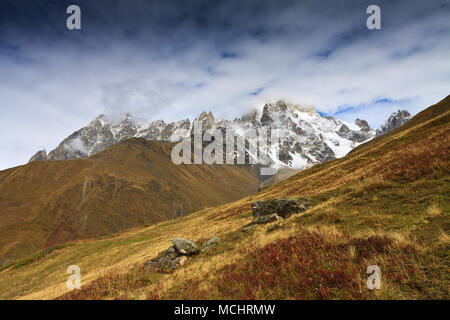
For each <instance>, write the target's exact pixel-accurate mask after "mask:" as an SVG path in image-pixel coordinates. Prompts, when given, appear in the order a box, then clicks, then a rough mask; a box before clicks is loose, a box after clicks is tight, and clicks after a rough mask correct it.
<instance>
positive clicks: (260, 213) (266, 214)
mask: <svg viewBox="0 0 450 320" xmlns="http://www.w3.org/2000/svg"><path fill="white" fill-rule="evenodd" d="M307 208H309V206H308V205H307V204H306V203H304V202H303V201H301V200H298V199H274V200H268V201H257V202H253V203H252V213H253V221H252V222H250V223H249V224H247V225H245V226H244V227H243V228H242V230H243V231H248V230H251V229H253V228H254V226H255V225H257V224H266V223H270V222H275V221H278V220H280V219H287V218H289V217H290V216H291V215H293V214H297V213H301V212H303V211H305V210H306V209H307Z"/></svg>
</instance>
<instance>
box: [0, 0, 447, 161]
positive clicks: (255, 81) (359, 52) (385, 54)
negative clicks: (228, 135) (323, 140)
mask: <svg viewBox="0 0 450 320" xmlns="http://www.w3.org/2000/svg"><path fill="white" fill-rule="evenodd" d="M349 8H350V9H351V7H350V6H349V5H346V7H345V8H344V9H345V10H342V15H336V12H334V11H333V10H335V7H333V8H328V9H327V8H326V9H323V7H320V8H319V6H318V7H317V8H313V9H311V10H312V11H307V10H301V8H300V9H299V10H288V9H286V10H281V9H280V11H279V14H273V15H272V16H271V17H266V16H265V15H263V14H259V15H258V14H255V16H254V18H252V19H253V20H252V21H250V22H248V24H249V25H245V24H241V25H240V26H238V27H241V28H242V35H241V36H237V38H236V39H233V37H232V36H231V34H233V35H234V33H236V32H238V31H239V29H237V27H236V28H234V29H232V30H231V31H230V39H231V40H229V39H228V42H227V43H225V44H224V45H222V46H220V45H218V44H217V42H220V41H222V40H223V39H222V38H220V39H216V38H215V34H214V32H212V31H211V34H209V33H208V32H207V31H205V34H206V36H205V35H201V34H192V32H189V29H190V28H193V27H192V26H191V25H190V24H189V23H186V24H185V25H183V26H182V28H181V27H180V29H179V33H177V34H176V39H170V37H169V36H165V37H164V39H163V40H161V39H159V38H163V37H162V36H161V35H158V30H150V31H149V33H145V34H144V35H141V36H140V37H139V36H137V38H136V39H134V38H133V39H131V40H129V41H126V42H123V41H118V42H115V41H109V42H107V41H106V40H109V39H107V36H106V35H104V34H102V35H101V41H99V42H100V43H101V44H102V46H103V47H102V46H100V44H98V46H94V44H93V43H92V42H93V40H92V39H86V40H84V42H81V44H79V45H78V46H77V44H73V43H72V44H71V43H67V42H65V41H60V42H56V43H55V44H54V45H53V46H52V47H51V48H48V47H42V46H39V45H38V46H36V45H28V44H26V43H25V44H23V45H22V47H21V51H20V52H21V53H22V54H23V55H24V56H26V57H27V58H29V59H30V61H29V62H17V59H12V58H11V57H8V56H2V55H1V54H0V67H1V72H0V97H1V102H0V111H1V114H2V116H1V118H0V155H1V157H0V169H3V168H7V167H11V166H13V165H18V164H22V163H26V161H28V159H29V157H30V156H31V155H32V154H34V153H35V152H36V151H37V150H39V149H42V148H44V147H45V148H46V149H47V151H49V150H51V149H53V148H55V147H56V146H57V145H58V144H59V142H60V141H61V140H62V139H64V138H65V137H67V136H68V135H69V134H71V133H72V132H74V131H76V130H78V129H79V128H80V127H82V126H83V125H85V124H87V123H88V122H89V121H91V120H92V119H93V118H94V117H96V116H97V115H98V114H100V113H107V114H108V115H110V116H112V117H117V116H118V115H120V114H122V113H124V112H132V113H134V114H135V115H137V116H138V117H144V118H147V119H158V118H163V119H165V120H168V121H174V120H180V119H182V118H186V117H189V118H191V119H192V118H194V117H196V116H198V114H199V113H200V112H201V111H203V110H212V111H213V112H214V114H215V115H216V117H226V118H234V117H236V116H240V115H242V114H244V113H246V112H247V111H248V110H249V109H251V108H254V107H256V106H262V105H263V104H264V103H265V102H267V101H274V100H278V99H286V100H289V101H291V102H293V103H300V104H302V103H305V104H312V105H314V106H316V108H317V109H319V110H320V111H323V112H327V113H334V112H337V111H339V110H341V109H342V108H346V107H353V108H352V109H348V110H347V111H344V112H340V113H339V115H338V116H339V117H342V118H344V119H345V120H348V121H353V120H354V119H355V118H356V117H359V118H363V119H366V120H367V121H368V122H369V123H370V125H371V126H372V127H377V126H379V125H380V124H381V123H383V122H384V120H385V119H386V118H387V117H388V116H389V114H390V113H391V112H393V111H395V110H397V109H401V108H405V109H408V110H409V111H410V112H411V114H415V113H417V112H418V111H420V110H421V109H423V108H425V107H427V106H429V105H431V104H433V103H435V102H437V101H439V100H440V99H442V98H444V97H445V96H446V95H448V94H449V92H448V89H449V87H450V86H449V85H450V69H449V68H448V66H450V42H449V41H448V34H449V33H450V20H449V19H448V16H447V15H446V13H447V11H442V12H439V11H437V12H436V13H434V14H432V15H428V16H427V15H425V16H423V17H421V18H420V19H414V18H413V15H414V14H415V13H416V12H419V11H420V10H415V11H414V10H411V11H408V10H403V9H399V10H394V11H395V12H392V11H388V12H386V10H384V11H383V9H382V18H383V17H386V16H387V18H384V19H385V20H383V21H384V22H383V23H382V30H381V31H370V32H369V31H366V30H360V29H358V28H359V26H360V25H361V24H362V25H365V21H364V19H363V18H364V17H362V18H361V16H360V12H359V11H358V10H359V9H358V10H356V11H355V10H353V11H351V10H350V12H348V13H346V12H347V11H346V10H349ZM418 8H419V7H418ZM220 10H221V12H222V13H221V14H220V15H225V13H226V12H228V13H229V14H230V13H234V14H235V15H236V16H237V18H236V19H237V20H239V19H242V21H244V17H245V15H243V16H242V17H240V14H241V13H240V12H239V10H237V11H236V8H229V7H225V6H222V7H221V9H220ZM311 12H313V13H314V14H312V13H311ZM363 13H364V11H363ZM394 13H395V14H398V16H394ZM220 15H219V13H218V16H220ZM318 17H322V18H321V19H318ZM324 17H326V18H327V19H325V18H324ZM389 17H390V19H388V18H389ZM140 18H142V17H140ZM258 26H265V27H267V29H269V31H271V32H272V33H270V34H269V35H268V36H267V37H266V38H264V37H263V39H261V38H258V37H252V36H249V33H250V32H251V31H252V30H253V29H255V30H257V29H258V28H257V27H258ZM195 30H197V29H195ZM280 30H281V31H280ZM352 30H356V31H355V32H356V34H353V33H352V32H351V31H352ZM170 35H172V34H170ZM158 37H159V38H158ZM184 38H185V42H186V43H187V44H188V45H187V44H185V42H183V39H184ZM82 39H83V38H80V41H82ZM219 40H220V41H219ZM103 41H104V42H103ZM147 41H148V43H147ZM223 41H224V40H223ZM178 42H181V44H179V43H178ZM175 47H176V49H174V48H175ZM224 47H226V49H227V51H229V52H232V53H236V56H235V57H231V58H225V59H222V57H221V54H222V52H223V51H224V50H225V49H224ZM80 48H83V49H84V48H87V49H85V50H81V49H80ZM89 48H93V49H92V50H89ZM327 50H329V51H330V52H331V53H330V54H329V55H328V56H327V57H323V56H322V57H321V56H320V55H318V53H319V52H326V51H327ZM258 90H259V91H260V93H259V94H258V95H256V96H254V95H251V94H250V93H252V92H255V91H258ZM380 99H388V102H385V103H376V101H377V100H380ZM78 147H80V146H78Z"/></svg>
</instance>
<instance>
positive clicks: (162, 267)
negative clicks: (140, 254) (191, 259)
mask: <svg viewBox="0 0 450 320" xmlns="http://www.w3.org/2000/svg"><path fill="white" fill-rule="evenodd" d="M187 260H188V257H186V256H185V255H183V254H182V253H180V252H178V251H177V250H175V248H174V247H170V248H169V249H167V250H166V251H163V252H161V253H160V254H159V255H158V256H157V257H156V258H154V259H151V260H149V261H147V262H146V263H145V266H144V267H145V268H146V269H150V270H153V271H156V272H167V271H173V270H175V269H176V268H178V267H180V266H182V265H184V264H185V263H186V261H187Z"/></svg>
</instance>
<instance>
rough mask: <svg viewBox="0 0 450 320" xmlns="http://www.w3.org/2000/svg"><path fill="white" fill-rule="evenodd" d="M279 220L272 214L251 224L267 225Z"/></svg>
mask: <svg viewBox="0 0 450 320" xmlns="http://www.w3.org/2000/svg"><path fill="white" fill-rule="evenodd" d="M279 219H280V217H279V216H278V215H277V214H276V213H272V214H268V215H264V216H261V217H259V218H256V219H254V220H253V223H256V224H265V223H269V222H274V221H278V220H279Z"/></svg>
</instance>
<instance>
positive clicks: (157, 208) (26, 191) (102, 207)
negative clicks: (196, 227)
mask: <svg viewBox="0 0 450 320" xmlns="http://www.w3.org/2000/svg"><path fill="white" fill-rule="evenodd" d="M171 148H172V145H171V144H169V143H164V142H155V141H146V140H143V139H131V140H127V141H123V142H121V143H118V144H116V145H113V146H111V147H109V148H107V149H106V150H104V151H102V152H100V153H98V154H96V155H94V156H92V157H90V158H88V159H83V160H81V159H80V160H66V161H49V162H32V163H29V164H27V165H25V166H20V167H16V168H12V169H9V170H5V171H2V172H0V234H1V237H0V267H1V266H2V265H4V264H5V263H7V261H8V260H13V259H16V258H20V257H23V256H25V255H29V254H32V253H35V252H36V251H38V250H42V249H45V248H51V247H53V246H55V245H59V244H63V243H66V242H68V241H74V240H77V239H89V238H98V237H100V236H104V235H107V234H111V233H115V232H119V231H123V230H126V229H128V228H131V227H136V226H145V225H149V224H153V223H156V222H160V221H164V220H168V219H173V218H177V217H180V216H183V215H186V214H187V213H191V212H193V211H196V210H200V209H202V208H205V207H209V206H212V205H218V204H222V203H226V202H229V201H233V200H236V199H239V198H242V197H244V196H246V195H248V194H250V193H252V192H254V191H255V190H257V188H258V179H257V177H256V170H250V169H248V168H245V167H236V166H208V165H203V166H202V165H187V166H176V165H174V164H173V163H172V161H171V159H170V152H171ZM254 171H255V172H254Z"/></svg>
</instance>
